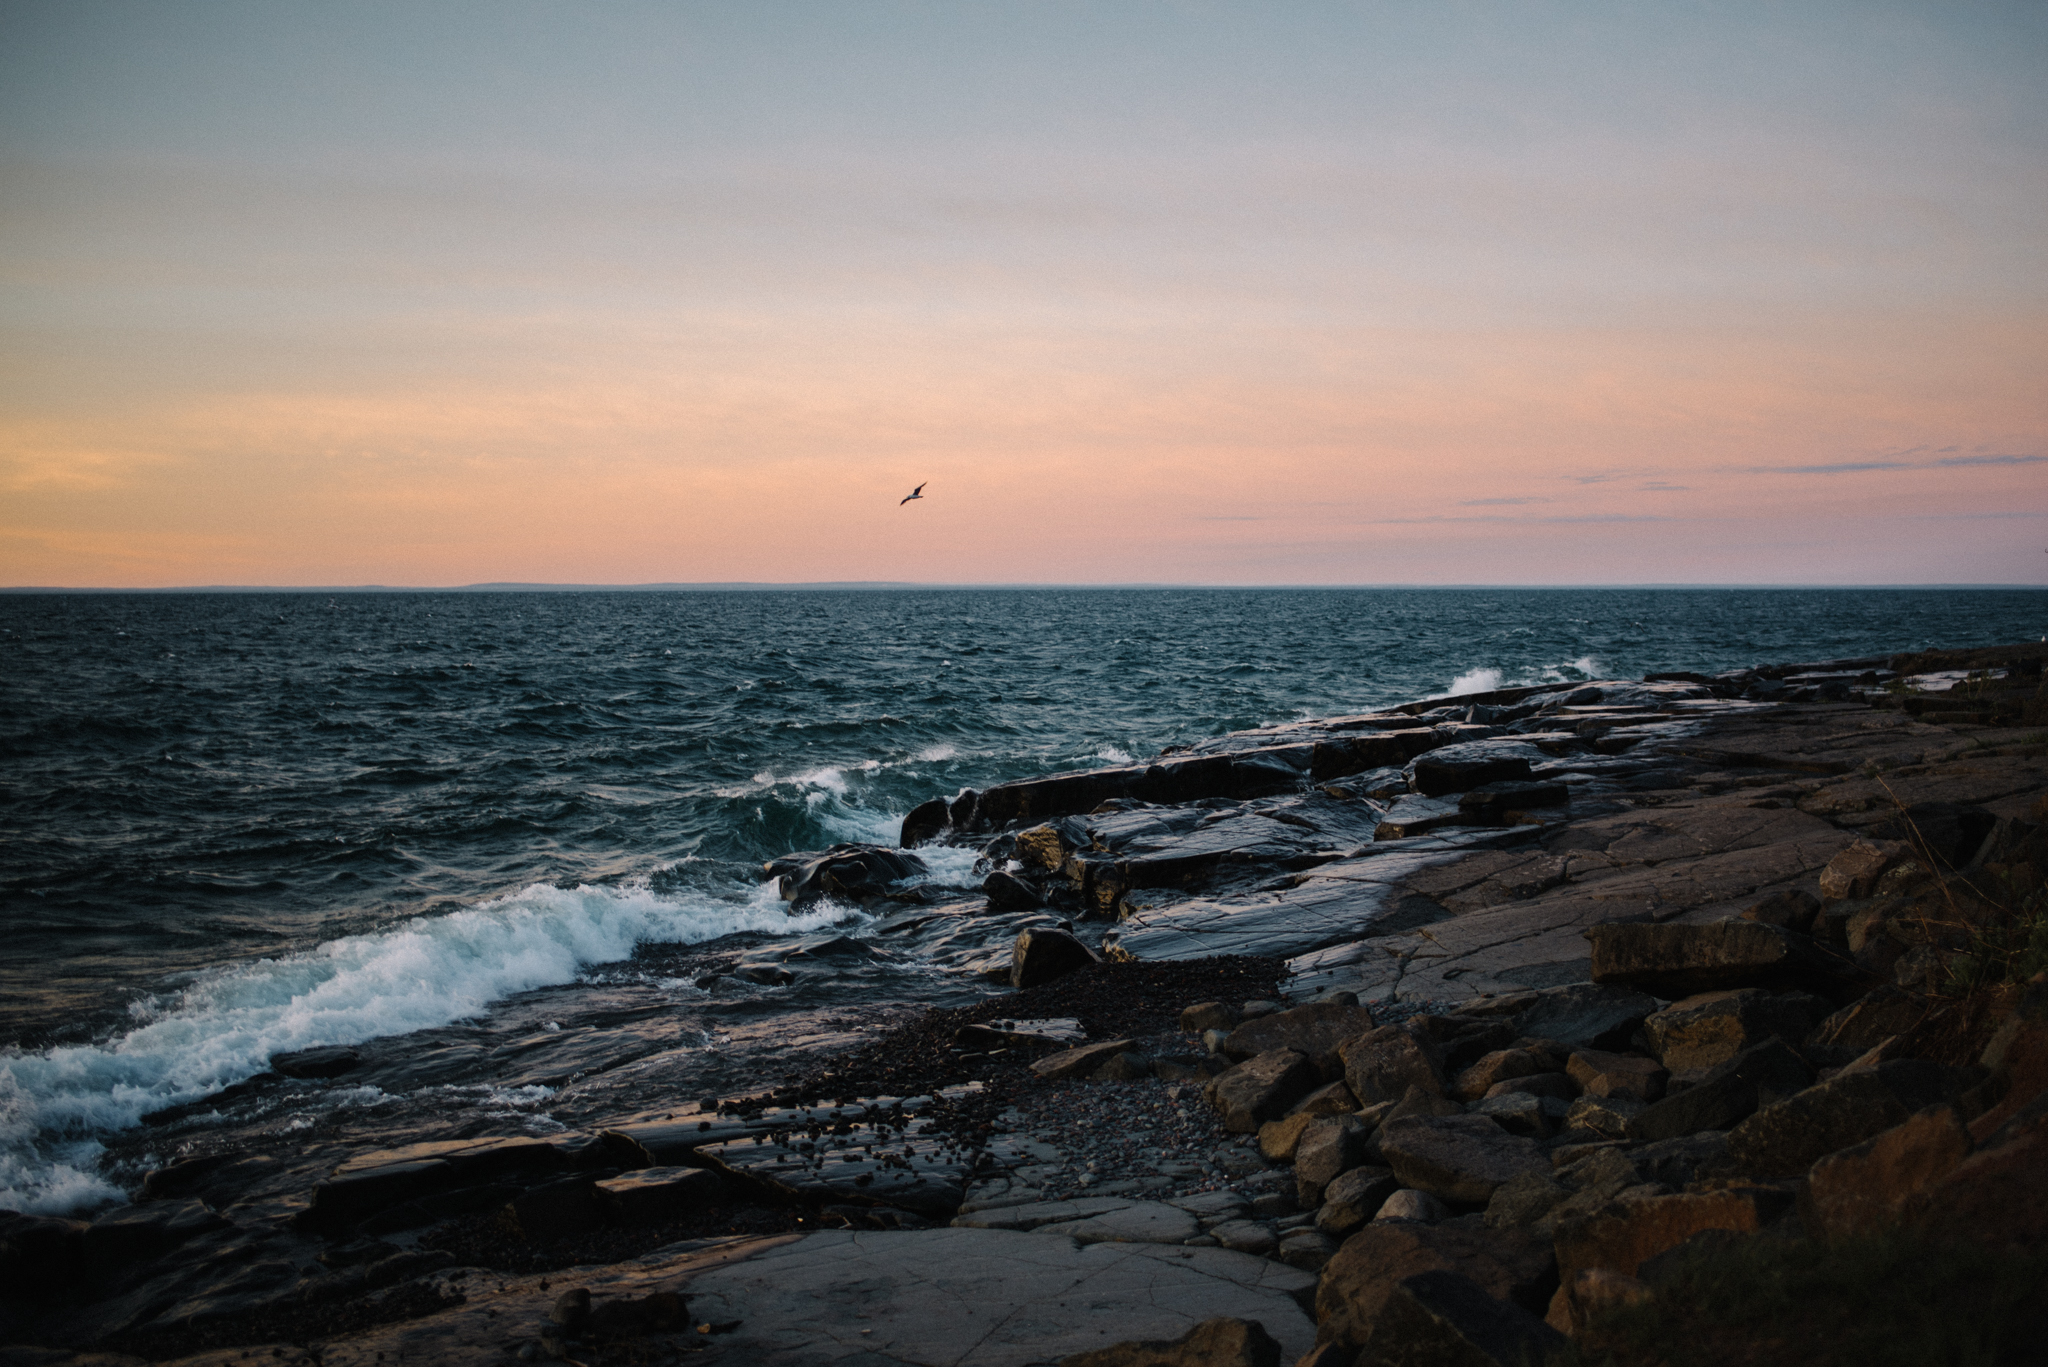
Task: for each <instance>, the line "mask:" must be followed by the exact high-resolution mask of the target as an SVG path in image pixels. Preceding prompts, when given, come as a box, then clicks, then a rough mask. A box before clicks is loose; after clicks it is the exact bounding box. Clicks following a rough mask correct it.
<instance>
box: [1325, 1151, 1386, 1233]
mask: <svg viewBox="0 0 2048 1367" xmlns="http://www.w3.org/2000/svg"><path fill="white" fill-rule="evenodd" d="M1400 1189H1401V1182H1400V1179H1399V1178H1397V1177H1395V1176H1394V1171H1393V1169H1392V1168H1382V1167H1361V1168H1353V1169H1351V1170H1350V1171H1349V1172H1344V1173H1339V1174H1338V1175H1337V1177H1336V1178H1335V1180H1333V1181H1332V1182H1330V1184H1329V1185H1328V1186H1326V1187H1324V1188H1323V1204H1322V1206H1321V1207H1320V1208H1318V1209H1317V1211H1316V1228H1317V1229H1319V1230H1321V1231H1322V1232H1323V1233H1325V1234H1328V1235H1331V1236H1333V1237H1335V1238H1339V1239H1341V1238H1343V1237H1344V1236H1345V1235H1347V1234H1350V1233H1351V1232H1352V1231H1354V1230H1356V1229H1357V1228H1358V1227H1359V1226H1360V1225H1363V1224H1364V1223H1365V1222H1366V1221H1367V1220H1370V1219H1372V1218H1373V1217H1374V1216H1375V1215H1378V1214H1379V1213H1380V1209H1381V1207H1383V1206H1385V1205H1386V1203H1387V1199H1388V1198H1389V1197H1391V1196H1392V1195H1393V1194H1394V1193H1395V1192H1396V1191H1399V1190H1400Z"/></svg>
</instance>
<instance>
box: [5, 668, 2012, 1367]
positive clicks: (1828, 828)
mask: <svg viewBox="0 0 2048 1367" xmlns="http://www.w3.org/2000/svg"><path fill="white" fill-rule="evenodd" d="M2044 657H2048V646H2039V645H2030V646H2017V647H2009V648H1997V649H1989V650H1981V651H1955V652H1934V653H1930V654H1926V655H1920V656H1913V657H1894V658H1891V659H1883V660H1879V659H1869V660H1849V661H1826V662H1819V663H1814V664H1800V665H1786V666H1780V667H1773V668H1763V669H1756V670H1746V671H1737V672H1732V673H1730V674H1726V675H1721V676H1715V677H1704V676H1698V675H1652V676H1650V677H1648V678H1646V679H1643V680H1640V681H1634V680H1631V681H1599V682H1594V683H1589V684H1566V685H1557V686H1548V687H1540V688H1519V689H1507V690H1501V691H1498V692H1494V693H1488V694H1479V695H1470V696H1465V697H1459V698H1455V699H1435V700H1429V701H1425V702H1419V703H1415V704H1410V705H1408V706H1405V707H1401V708H1396V709H1388V710H1386V711H1383V712H1377V713H1370V714H1361V715H1358V716H1351V717H1340V718H1331V719H1327V720H1323V721H1317V722H1304V723H1298V724H1294V725H1289V726H1284V727H1274V728H1268V729H1265V730H1261V731H1251V732H1241V733H1235V734H1232V735H1228V736H1222V737H1217V738H1215V739H1214V740H1211V741H1207V742H1204V743H1202V744H1200V745H1197V746H1194V747H1190V748H1188V749H1186V750H1183V751H1180V752H1178V753H1171V754H1165V755H1161V756H1159V757H1157V758H1155V759H1154V760H1152V761H1150V762H1148V763H1144V764H1135V765H1126V766H1119V767H1115V768H1109V769H1103V770H1096V771H1091V772H1088V773H1081V774H1067V775H1055V776H1051V777H1047V778H1044V779H1037V780H1029V781H1024V782H1019V783H1011V784H1003V785H998V786H997V787H994V788H991V789H989V790H987V791H985V792H972V791H968V792H963V793H961V794H958V795H956V796H954V797H952V798H947V799H935V800H934V801H932V802H929V803H926V804H925V805H924V806H921V807H919V808H917V809H916V810H915V811H913V812H912V813H911V814H910V816H909V817H908V818H907V819H906V821H905V826H904V832H903V838H902V845H903V847H904V848H903V850H901V851H897V850H885V849H878V848H874V847H864V846H844V847H835V848H834V849H833V850H829V851H820V852H815V853H811V854H805V855H794V856H790V857H789V858H787V859H784V860H778V861H775V862H774V863H772V864H771V865H770V866H769V869H768V873H769V875H770V876H773V877H777V878H780V879H782V888H783V893H784V896H785V897H786V898H788V899H789V900H790V901H791V902H792V903H794V904H803V903H806V902H808V901H811V900H813V899H816V898H820V897H831V898H836V899H840V900H843V901H844V900H852V901H858V902H860V903H861V904H862V905H863V906H864V907H865V908H866V909H867V910H869V911H870V912H871V913H873V914H874V915H876V916H877V917H879V918H880V920H879V922H878V924H880V925H883V926H895V927H911V928H918V927H925V926H928V925H930V924H934V923H937V924H942V925H944V926H947V927H951V926H955V925H957V926H959V927H960V928H961V932H962V933H963V934H964V933H966V932H967V931H969V930H974V931H978V932H979V933H981V934H982V935H983V936H984V938H985V939H988V940H990V941H991V942H992V943H991V950H992V951H993V946H994V943H1009V944H1010V949H1009V951H1008V952H1007V953H1001V952H990V953H988V954H987V955H986V956H985V961H984V962H983V963H982V964H981V965H980V967H981V969H982V971H984V972H986V973H988V974H990V975H992V976H1000V977H1001V978H1002V979H1004V980H1005V981H1007V982H1009V983H1010V984H1012V985H1013V986H1014V988H1015V990H1014V991H1013V992H1012V993H1010V994H1007V995H1005V996H1001V997H994V998H991V999H989V1000H987V1001H984V1002H981V1003H977V1004H976V1005H973V1006H969V1007H963V1008H956V1009H952V1010H935V1011H928V1012H923V1013H918V1014H916V1015H914V1016H912V1017H910V1018H907V1019H901V1020H898V1021H896V1022H894V1023H893V1024H891V1025H890V1026H889V1028H887V1029H886V1030H884V1031H882V1032H881V1033H880V1034H879V1036H877V1037H875V1038H873V1039H872V1040H870V1041H869V1042H867V1043H864V1044H862V1045H860V1046H859V1047H857V1048H852V1049H849V1050H843V1051H840V1052H837V1053H832V1054H829V1055H827V1056H825V1057H823V1058H821V1059H819V1060H817V1061H815V1062H813V1063H812V1064H811V1065H810V1066H809V1067H808V1069H807V1070H805V1071H804V1072H801V1073H799V1074H796V1075H793V1076H791V1077H789V1078H786V1079H783V1080H782V1081H781V1082H780V1083H779V1084H778V1085H776V1086H774V1087H772V1088H769V1089H767V1090H764V1091H759V1092H757V1093H754V1094H751V1095H745V1096H736V1097H728V1098H704V1099H690V1100H687V1101H683V1102H681V1103H680V1104H676V1103H675V1102H669V1103H668V1104H663V1099H662V1098H656V1097H649V1098H647V1101H648V1103H649V1107H650V1109H647V1110H645V1111H642V1112H638V1113H634V1114H623V1115H618V1116H616V1117H613V1118H611V1120H610V1122H609V1123H607V1124H603V1125H600V1126H593V1127H591V1128H588V1129H585V1130H581V1131H576V1132H571V1133H567V1134H562V1135H554V1136H547V1137H541V1138H536V1137H534V1136H531V1135H528V1134H524V1133H518V1134H505V1135H498V1136H493V1135H467V1136H464V1137H461V1138H454V1139H443V1140H432V1141H427V1142H422V1143H413V1144H406V1145H403V1146H401V1147H397V1148H387V1149H383V1150H360V1149H358V1150H354V1151H349V1152H346V1153H341V1154H334V1153H327V1152H324V1151H323V1152H321V1153H320V1158H319V1162H320V1164H321V1167H320V1168H319V1169H318V1170H316V1171H310V1172H309V1171H308V1169H307V1167H306V1165H305V1162H303V1161H301V1162H294V1161H291V1159H290V1157H289V1155H283V1156H281V1155H279V1154H277V1153H267V1152H266V1153H257V1152H236V1151H233V1150H225V1151H221V1152H214V1153H209V1154H207V1155H205V1156H203V1157H198V1158H193V1159H189V1160H186V1161H183V1162H179V1163H175V1164H172V1165H170V1166H168V1167H165V1168H162V1169H160V1170H158V1171H155V1172H152V1173H151V1174H150V1176H149V1178H148V1180H147V1181H146V1182H145V1183H144V1184H143V1186H142V1189H141V1190H140V1192H139V1193H138V1194H137V1199H136V1201H135V1203H134V1204H132V1205H130V1206H126V1207H122V1208H119V1209H115V1210H110V1211H105V1212H101V1213H99V1214H98V1215H97V1216H96V1217H95V1218H94V1219H92V1220H91V1221H89V1222H87V1221H70V1220H59V1219H53V1218H44V1217H29V1216H18V1215H0V1268H4V1270H5V1276H4V1277H0V1286H4V1287H5V1288H6V1291H5V1293H4V1294H5V1300H4V1309H0V1340H4V1341H5V1342H7V1343H9V1344H12V1345H14V1346H11V1347H6V1348H0V1364H7V1363H17V1362H18V1363H48V1364H59V1363H66V1364H69V1363H76V1364H85V1363H102V1364H112V1363H134V1362H147V1361H157V1362H163V1361H177V1362H180V1363H183V1364H188V1367H197V1364H202V1363H203V1364H209V1365H210V1364H216V1363H227V1362H236V1361H243V1360H245V1359H249V1360H253V1359H252V1357H251V1355H252V1354H253V1355H254V1357H257V1358H263V1359H266V1360H273V1361H304V1362H319V1363H322V1364H326V1365H328V1367H332V1364H341V1363H354V1362H359V1361H360V1362H365V1363H368V1362H376V1361H401V1360H406V1359H410V1360H413V1361H435V1362H450V1363H479V1364H482V1363H505V1362H513V1361H536V1360H550V1359H562V1360H570V1361H578V1362H585V1363H597V1362H622V1363H623V1362H664V1361H680V1360H684V1359H685V1358H687V1359H688V1360H690V1361H695V1362H703V1363H706V1364H711V1363H718V1362H732V1363H742V1362H745V1363H790V1364H795V1363H832V1362H842V1361H844V1362H848V1363H853V1362H860V1363H864V1364H865V1363H874V1364H894V1363H903V1364H926V1363H940V1362H945V1363H974V1364H1016V1365H1017V1367H1025V1365H1026V1364H1040V1363H1053V1362H1058V1361H1061V1360H1067V1359H1071V1360H1073V1361H1074V1362H1075V1363H1076V1367H1108V1365H1109V1364H1111V1363H1127V1364H1137V1363H1155V1364H1168V1363H1177V1362H1188V1363H1193V1362H1198V1361H1199V1362H1217V1363H1222V1362H1238V1361H1242V1362H1245V1363H1255V1362H1256V1363H1278V1362H1281V1361H1288V1362H1292V1361H1296V1360H1302V1361H1307V1362H1312V1363H1313V1364H1315V1367H1338V1365H1339V1364H1342V1365H1343V1367H1352V1364H1359V1363H1365V1362H1374V1363H1397V1362H1409V1361H1413V1362H1417V1363H1419V1362H1423V1361H1431V1362H1435V1361H1461V1362H1474V1363H1486V1362H1498V1363H1516V1362H1530V1363H1534V1362H1541V1361H1545V1360H1559V1361H1564V1360H1570V1359H1571V1355H1573V1354H1579V1355H1581V1356H1582V1357H1583V1358H1584V1359H1585V1360H1597V1359H1598V1357H1599V1355H1601V1354H1606V1355H1609V1356H1610V1357H1611V1358H1612V1359H1613V1360H1617V1361H1642V1362H1650V1361H1676V1360H1678V1359H1675V1358H1673V1357H1672V1350H1671V1348H1670V1345H1669V1344H1663V1343H1659V1342H1654V1341H1653V1340H1654V1333H1655V1331H1654V1329H1651V1328H1645V1325H1646V1324H1653V1323H1654V1322H1655V1321H1657V1320H1658V1319H1659V1318H1660V1317H1661V1318H1662V1319H1663V1320H1665V1321H1678V1320H1683V1319H1684V1317H1685V1314H1686V1313H1691V1312H1687V1311H1684V1310H1683V1309H1682V1307H1683V1306H1686V1305H1690V1304H1691V1302H1688V1301H1685V1300H1684V1297H1685V1295H1686V1294H1689V1293H1687V1292H1685V1291H1684V1289H1683V1288H1684V1287H1687V1286H1691V1285H1692V1284H1693V1282H1689V1281H1687V1278H1693V1280H1694V1281H1697V1280H1698V1278H1699V1275H1700V1268H1701V1267H1703V1266H1705V1265H1706V1263H1707V1262H1711V1261H1712V1260H1713V1259H1715V1258H1720V1259H1722V1260H1723V1262H1724V1263H1727V1265H1729V1266H1733V1265H1735V1263H1737V1262H1739V1261H1740V1260H1741V1259H1744V1258H1749V1259H1752V1260H1754V1259H1755V1258H1758V1257H1762V1256H1765V1255H1766V1254H1768V1255H1769V1256H1773V1257H1777V1256H1786V1257H1789V1256H1794V1254H1798V1255H1799V1256H1804V1254H1803V1252H1801V1251H1802V1250H1808V1249H1816V1250H1822V1251H1825V1250H1828V1249H1835V1248H1844V1247H1849V1246H1857V1247H1860V1246H1862V1242H1867V1241H1870V1240H1885V1239H1891V1240H1899V1239H1906V1240H1908V1241H1917V1242H1916V1243H1914V1244H1913V1247H1915V1248H1937V1249H1963V1250H1968V1251H1971V1252H1972V1253H1973V1254H1984V1255H1985V1256H1989V1257H1991V1258H1993V1259H1994V1266H1997V1267H2016V1268H2022V1269H2026V1268H2034V1267H2035V1265H2036V1264H2037V1263H2038V1262H2039V1259H2040V1257H2041V1254H2042V1250H2043V1247H2044V1244H2048V980H2044V979H2043V978H2041V977H2039V976H2038V975H2039V974H2040V972H2041V970H2042V969H2043V968H2048V929H2043V928H2042V927H2044V926H2048V920H2044V917H2048V907H2044V905H2043V891H2042V887H2043V878H2044V875H2048V837H2044V834H2043V828H2044V826H2048V710H2044V709H2048V697H2044V694H2043V691H2042V690H2043V682H2042V662H2043V659H2044ZM931 842H944V843H950V844H956V845H958V844H965V845H971V846H973V847H975V848H977V849H980V850H981V851H982V856H983V859H984V863H985V867H986V881H985V883H984V885H983V895H982V897H981V898H980V899H977V900H976V901H974V902H971V903H964V904H963V903H957V902H955V903H950V904H939V905H934V904H933V903H932V901H931V899H930V898H929V897H925V896H921V895H919V892H918V890H917V888H916V887H915V885H914V875H915V874H916V872H917V869H918V863H919V861H918V859H917V856H916V854H915V850H916V847H918V846H920V845H923V844H928V843H931ZM734 971H735V972H742V973H753V974H768V975H772V974H773V973H775V972H777V971H778V969H777V968H776V966H775V965H773V964H768V963H762V964H742V965H739V966H738V967H737V968H735V970H734ZM346 1053H347V1051H325V1053H324V1054H323V1053H322V1052H320V1051H316V1052H315V1053H314V1054H311V1055H304V1056H298V1057H292V1058H283V1057H281V1058H279V1059H276V1060H273V1065H272V1066H273V1068H274V1069H275V1070H276V1071H277V1072H278V1074H280V1075H281V1076H287V1077H296V1078H303V1079H312V1080H318V1079H320V1078H323V1077H332V1078H334V1079H336V1082H337V1085H339V1084H340V1083H341V1082H342V1081H343V1080H345V1076H346V1073H347V1070H348V1060H347V1058H346V1057H345V1055H346ZM327 1055H332V1057H329V1056H327ZM309 1152H312V1151H311V1150H309ZM1788 1251H1789V1252H1788ZM1987 1251H1988V1252H1987ZM1956 1256H1958V1257H1961V1256H1962V1255H1961V1254H1958V1255H1956ZM1703 1260H1705V1261H1703ZM2029 1260H2032V1261H2029ZM2041 1270H2048V1268H2044V1269H2041ZM2029 1275H2037V1274H2031V1273H2030V1274H2029ZM1990 1280H1991V1281H1996V1278H1995V1277H1994V1278H1991V1279H1990ZM1976 1281H1977V1282H1978V1283H1979V1284H1987V1283H1986V1279H1985V1278H1982V1277H1979V1278H1977V1279H1976ZM2037 1289H2038V1288H2036V1290H2037ZM1985 1294H1989V1293H1985ZM1660 1298H1661V1299H1660ZM2040 1299H2041V1298H2039V1297H2038V1295H2034V1296H2032V1298H2031V1301H2030V1302H2029V1303H2028V1305H2029V1306H2030V1308H2016V1307H2017V1306H2018V1305H2019V1303H2018V1302H2014V1303H2010V1304H2009V1303H2007V1302H2004V1301H1995V1302H1994V1303H1987V1304H1986V1305H1983V1306H1978V1307H1977V1308H1976V1309H1975V1310H1973V1314H1975V1315H1976V1317H1977V1318H1978V1319H1979V1320H1984V1321H1986V1322H1988V1323H1989V1324H1990V1325H1991V1327H1992V1330H1994V1331H1996V1332H1993V1333H1992V1343H1991V1348H1990V1350H1989V1351H1988V1355H1986V1356H1983V1357H1981V1358H1980V1359H1977V1360H1984V1361H2007V1360H2010V1361H2023V1360H2026V1358H2025V1357H2024V1356H2011V1355H2010V1354H2011V1353H2012V1352H2013V1351H2015V1349H2014V1348H2013V1347H2011V1346H2006V1347H2001V1346H2000V1345H2002V1344H2004V1345H2017V1344H2019V1343H2020V1342H2022V1341H2023V1340H2024V1339H2025V1336H2026V1335H2027V1334H2030V1333H2031V1334H2034V1335H2036V1336H2038V1334H2039V1333H2040V1332H2041V1331H2042V1330H2043V1329H2044V1328H2048V1325H2043V1324H2041V1323H2038V1322H2037V1321H2039V1320H2040V1319H2041V1318H2042V1311H2041V1309H2040ZM1825 1309H1826V1307H1825V1306H1822V1307H1820V1308H1819V1309H1813V1308H1811V1307H1810V1308H1809V1310H1808V1312H1807V1313H1808V1318H1809V1320H1811V1319H1813V1317H1814V1316H1816V1315H1821V1313H1822V1311H1824V1310H1825ZM1823 1317H1824V1316H1823ZM2030 1317H2031V1318H2030ZM1225 1321H1228V1322H1229V1323H1225ZM1802 1323H1804V1321H1802ZM1233 1324H1234V1325H1235V1327H1233ZM1253 1324H1255V1325H1256V1326H1257V1328H1256V1330H1253V1329H1252V1328H1249V1327H1247V1326H1250V1325H1253ZM1695 1327H1697V1326H1695ZM1795 1327H1796V1326H1795ZM1808 1327H1809V1328H1810V1327H1811V1326H1810V1325H1809V1326H1808ZM1191 1332H1192V1333H1193V1334H1194V1335H1195V1337H1194V1338H1192V1339H1187V1338H1185V1336H1186V1335H1188V1334H1190V1333H1191ZM1787 1332H1791V1331H1787ZM1999 1334H2004V1335H2005V1336H2006V1337H2004V1338H1999V1337H1998V1335H1999ZM1646 1335H1647V1336H1648V1337H1646ZM1712 1337H1713V1336H1712V1335H1711V1334H1705V1333H1704V1332H1703V1333H1702V1334H1701V1335H1700V1341H1701V1342H1706V1341H1708V1340H1709V1339H1712ZM1838 1337H1839V1336H1838ZM1845 1341H1846V1340H1845ZM1715 1342H1716V1348H1715V1351H1716V1352H1718V1353H1719V1354H1720V1357H1719V1358H1718V1359H1716V1360H1723V1361H1726V1360H1744V1359H1743V1358H1742V1357H1741V1356H1740V1354H1739V1353H1737V1352H1736V1351H1735V1350H1734V1349H1732V1348H1731V1347H1730V1345H1729V1343H1728V1342H1726V1341H1720V1340H1716V1341H1715ZM1741 1342H1742V1341H1738V1344H1737V1346H1738V1347H1739V1346H1740V1343H1741ZM1148 1344H1149V1345H1150V1346H1149V1347H1148V1346H1145V1345H1148ZM30 1345H34V1346H30ZM1117 1345H1122V1346H1121V1347H1118V1346H1117ZM1743 1351H1745V1352H1747V1351H1749V1350H1747V1349H1743ZM2001 1353H2005V1354H2007V1356H2000V1354H2001ZM1205 1354H1206V1356H1204V1355H1205ZM1560 1355H1562V1356H1560ZM1753 1356H1754V1360H1758V1361H1767V1360H1773V1359H1771V1358H1770V1357H1769V1356H1768V1354H1763V1355H1753Z"/></svg>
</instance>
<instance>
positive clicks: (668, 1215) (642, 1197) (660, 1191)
mask: <svg viewBox="0 0 2048 1367" xmlns="http://www.w3.org/2000/svg"><path fill="white" fill-rule="evenodd" d="M596 1193H597V1201H598V1204H599V1205H600V1206H602V1207H603V1208H604V1209H605V1211H606V1213H607V1214H609V1215H610V1216H611V1218H613V1219H617V1220H623V1221H627V1222H629V1223H634V1222H646V1223H654V1222H656V1221H661V1220H674V1219H680V1218H683V1217H686V1216H688V1215H690V1214H691V1213H693V1212H694V1211H697V1210H700V1209H702V1208H703V1207H705V1206H710V1205H716V1204H717V1203H718V1202H720V1201H723V1200H725V1199H727V1197H728V1196H729V1195H730V1191H729V1189H728V1188H727V1186H726V1183H725V1179H724V1178H722V1177H720V1176H719V1175H718V1174H717V1173H715V1172H712V1171H711V1170H710V1169H709V1168H642V1169H639V1170H637V1171H634V1172H629V1173H623V1174H621V1175H620V1176H618V1177H609V1178H606V1179H604V1180H603V1181H601V1182H598V1183H597V1184H596Z"/></svg>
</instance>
